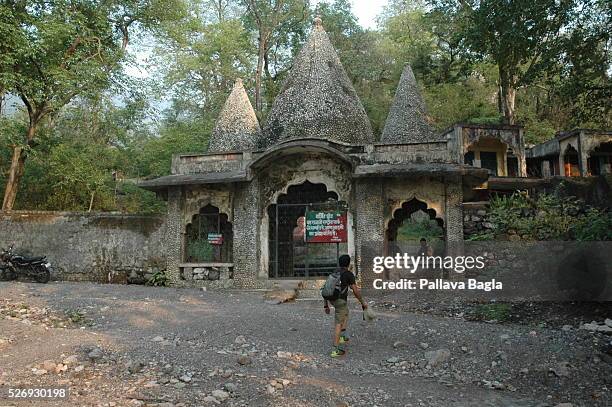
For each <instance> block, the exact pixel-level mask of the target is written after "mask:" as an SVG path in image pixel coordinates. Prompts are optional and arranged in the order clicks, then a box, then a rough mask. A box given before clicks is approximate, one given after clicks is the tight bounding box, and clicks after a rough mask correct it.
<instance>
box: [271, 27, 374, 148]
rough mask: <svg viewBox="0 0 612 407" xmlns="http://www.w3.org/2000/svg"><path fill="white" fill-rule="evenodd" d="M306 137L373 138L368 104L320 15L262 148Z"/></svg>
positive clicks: (274, 110) (274, 109)
mask: <svg viewBox="0 0 612 407" xmlns="http://www.w3.org/2000/svg"><path fill="white" fill-rule="evenodd" d="M306 137H315V138H322V139H327V140H332V141H338V142H344V143H349V144H364V143H371V142H372V141H373V139H374V136H373V134H372V128H371V125H370V121H369V119H368V117H367V115H366V112H365V110H364V108H363V105H362V104H361V101H360V100H359V97H358V96H357V93H356V92H355V89H354V88H353V85H352V84H351V81H350V79H349V78H348V76H347V74H346V72H345V71H344V68H343V67H342V64H341V63H340V59H339V58H338V55H337V54H336V51H335V50H334V47H333V46H332V44H331V42H330V40H329V37H328V36H327V33H326V32H325V30H324V29H323V26H322V24H321V19H320V18H318V17H317V18H315V20H314V27H313V30H312V33H311V34H310V36H309V37H308V40H307V42H306V44H305V45H304V47H303V48H302V50H301V51H300V53H299V54H298V56H297V57H296V59H295V61H294V63H293V67H292V68H291V71H290V72H289V75H288V76H287V78H286V79H285V82H284V83H283V87H282V89H281V91H280V93H279V94H278V96H277V97H276V100H275V101H274V105H273V106H272V109H271V111H270V113H269V115H268V119H267V121H266V124H265V126H264V133H263V138H262V140H261V142H260V147H268V146H270V145H273V144H275V143H278V142H282V141H286V140H292V139H298V138H306Z"/></svg>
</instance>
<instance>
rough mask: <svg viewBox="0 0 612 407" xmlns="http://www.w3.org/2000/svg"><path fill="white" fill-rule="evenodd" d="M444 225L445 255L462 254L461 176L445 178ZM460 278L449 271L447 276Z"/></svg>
mask: <svg viewBox="0 0 612 407" xmlns="http://www.w3.org/2000/svg"><path fill="white" fill-rule="evenodd" d="M445 191H446V194H445V197H444V206H445V211H444V213H445V226H446V254H447V256H461V255H462V254H463V183H462V179H461V176H457V177H449V178H447V179H446V180H445ZM449 277H450V278H451V279H452V278H461V277H462V275H457V273H455V272H453V271H451V274H450V276H449Z"/></svg>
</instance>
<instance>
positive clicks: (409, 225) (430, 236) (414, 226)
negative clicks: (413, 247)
mask: <svg viewBox="0 0 612 407" xmlns="http://www.w3.org/2000/svg"><path fill="white" fill-rule="evenodd" d="M443 236H444V229H442V227H440V226H439V225H438V224H437V223H436V221H434V220H431V219H423V220H408V219H406V220H405V221H404V222H403V223H402V225H401V226H400V227H399V228H398V229H397V240H399V241H418V240H420V239H421V238H422V237H424V238H425V239H427V241H428V242H434V241H436V240H441V239H442V238H443Z"/></svg>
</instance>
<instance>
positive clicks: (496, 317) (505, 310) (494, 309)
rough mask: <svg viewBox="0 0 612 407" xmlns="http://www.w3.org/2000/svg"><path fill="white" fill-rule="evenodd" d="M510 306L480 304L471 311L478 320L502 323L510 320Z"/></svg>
mask: <svg viewBox="0 0 612 407" xmlns="http://www.w3.org/2000/svg"><path fill="white" fill-rule="evenodd" d="M511 311H512V306H511V305H510V304H504V303H495V304H480V305H478V306H477V307H476V308H475V309H474V310H473V311H472V313H473V316H474V317H475V318H476V319H478V320H483V321H497V322H504V321H507V320H508V319H509V318H510V312H511Z"/></svg>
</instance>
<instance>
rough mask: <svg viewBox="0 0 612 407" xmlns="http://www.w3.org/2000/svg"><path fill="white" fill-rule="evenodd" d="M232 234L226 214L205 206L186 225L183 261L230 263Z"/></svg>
mask: <svg viewBox="0 0 612 407" xmlns="http://www.w3.org/2000/svg"><path fill="white" fill-rule="evenodd" d="M232 243H233V233H232V224H231V223H230V222H229V221H228V217H227V214H225V213H219V208H217V207H216V206H212V205H210V204H209V205H206V206H205V207H203V208H202V209H200V211H199V212H198V213H197V214H195V215H193V216H192V218H191V222H190V223H189V224H187V227H186V234H185V253H184V259H185V262H187V263H212V262H217V263H231V261H232Z"/></svg>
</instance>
